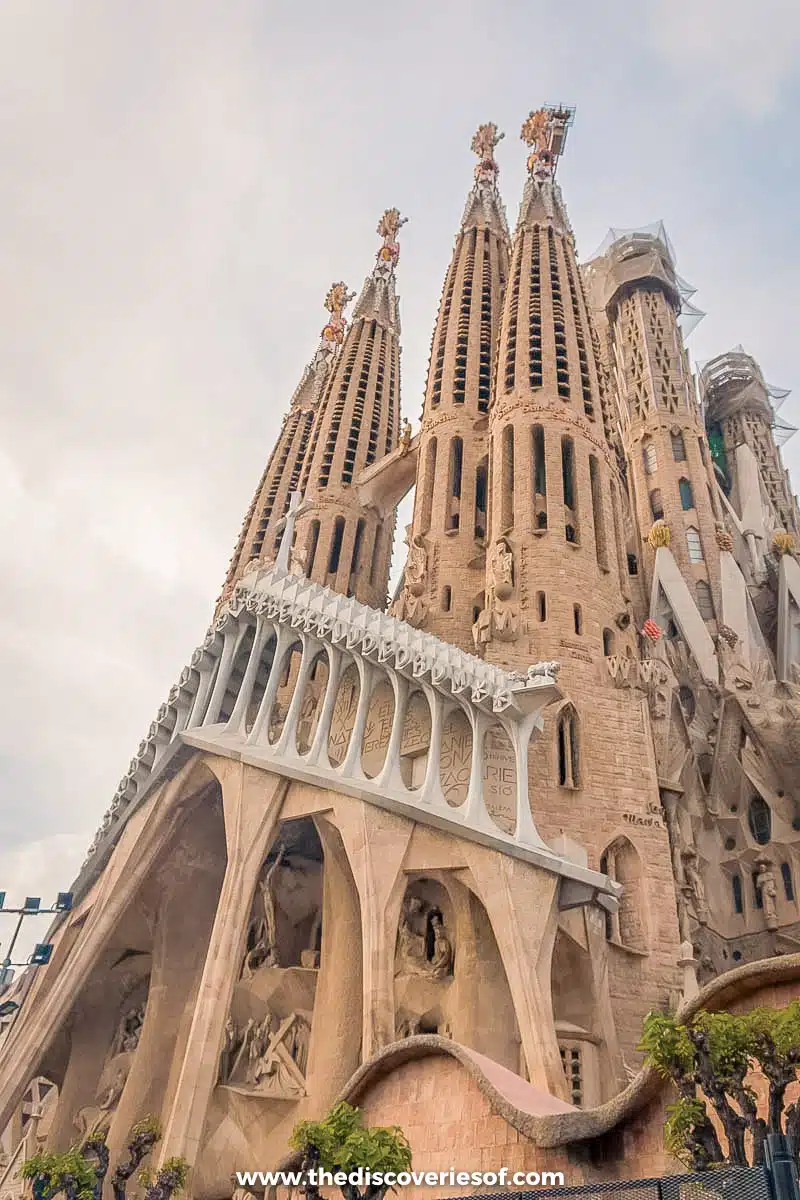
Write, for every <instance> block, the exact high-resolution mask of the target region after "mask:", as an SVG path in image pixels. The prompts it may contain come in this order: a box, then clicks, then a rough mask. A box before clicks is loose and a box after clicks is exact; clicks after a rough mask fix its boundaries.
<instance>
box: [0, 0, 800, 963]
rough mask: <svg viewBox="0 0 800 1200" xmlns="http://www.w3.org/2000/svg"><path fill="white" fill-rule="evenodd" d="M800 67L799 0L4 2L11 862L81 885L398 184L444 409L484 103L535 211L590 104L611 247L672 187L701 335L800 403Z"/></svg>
mask: <svg viewBox="0 0 800 1200" xmlns="http://www.w3.org/2000/svg"><path fill="white" fill-rule="evenodd" d="M798 63H800V6H798V5H797V4H796V2H795V0H759V2H758V3H754V2H753V0H630V2H628V0H617V2H613V0H612V2H610V3H609V2H606V3H602V2H601V3H600V4H598V3H592V2H590V0H572V3H565V2H564V0H552V2H551V0H493V2H492V3H491V4H487V3H485V0H482V2H481V3H478V2H477V0H457V2H451V0H425V2H422V0H399V2H396V3H395V4H393V5H380V4H368V3H364V2H356V0H340V2H339V3H338V4H329V3H328V4H322V3H319V2H317V0H305V2H304V3H303V4H300V3H296V2H295V3H291V4H279V3H276V2H275V0H260V2H256V0H225V2H224V3H223V2H222V0H215V2H213V3H212V2H210V0H186V2H184V3H177V2H176V0H114V2H113V3H109V0H49V2H48V0H38V3H37V0H2V3H0V564H1V565H0V571H1V572H2V587H1V588H0V655H1V656H2V676H3V686H2V691H1V692H0V888H2V887H3V886H5V887H6V888H7V890H8V891H9V894H10V897H11V898H13V899H18V898H21V897H22V896H23V895H24V894H25V893H26V892H28V893H31V892H33V893H37V892H39V891H40V890H43V894H44V896H45V898H46V899H49V898H50V897H51V896H52V895H53V894H54V893H55V891H56V890H58V889H59V888H66V887H68V886H69V884H70V882H71V881H72V879H73V877H74V874H75V871H76V869H77V867H78V865H79V863H80V861H81V859H82V857H83V853H84V851H85V849H86V846H87V844H88V842H89V841H90V839H91V837H92V835H93V832H94V830H95V828H96V826H97V825H98V823H99V820H100V818H101V816H102V814H103V812H104V811H105V809H106V808H107V806H108V804H109V802H110V800H111V797H112V795H113V792H114V790H115V788H116V785H117V782H118V781H119V778H120V776H121V775H122V774H123V773H124V771H125V770H126V769H127V764H128V762H129V760H130V758H131V755H132V754H133V753H134V751H135V749H136V746H137V745H138V742H139V741H140V739H141V738H142V737H143V736H144V734H145V732H146V730H147V727H148V725H149V723H150V721H151V720H152V718H153V716H154V715H155V711H156V709H157V707H158V705H159V703H160V702H161V701H162V700H163V699H164V697H165V695H166V692H167V690H168V688H169V686H170V684H171V683H172V682H173V681H174V680H175V678H176V677H177V675H178V674H179V672H180V669H181V667H182V666H183V664H184V663H185V662H186V660H187V658H188V657H189V655H190V653H191V651H192V649H193V648H194V647H195V645H196V644H197V643H198V642H199V641H200V640H201V639H202V636H203V634H204V631H205V629H206V627H207V625H208V621H209V618H210V615H211V610H212V605H213V602H214V599H215V597H216V596H217V594H218V592H219V589H220V585H221V582H222V579H223V577H224V574H225V570H226V565H227V562H228V559H229V557H230V554H231V550H232V547H233V544H234V542H235V539H236V537H237V534H238V531H239V526H240V523H241V519H242V515H243V513H244V511H245V509H246V507H247V505H248V503H249V501H250V498H251V494H252V491H253V488H254V487H255V484H256V482H257V480H258V477H259V475H260V473H261V470H262V468H263V464H264V461H265V458H266V456H267V455H268V453H269V450H270V448H271V445H272V443H273V440H274V438H275V436H276V433H277V430H278V426H279V422H280V418H281V415H282V413H283V411H284V409H285V407H286V405H287V403H288V400H289V398H290V396H291V393H292V391H293V390H294V387H295V385H296V383H297V380H298V378H299V375H300V372H301V370H302V368H303V365H304V363H305V361H306V360H307V359H308V357H309V356H310V354H311V353H312V351H313V349H314V347H315V344H316V341H317V337H318V334H319V330H320V328H321V326H322V324H323V323H324V317H325V313H324V311H323V308H322V300H323V298H324V296H325V293H326V291H327V288H328V286H329V285H330V283H331V282H332V281H333V280H336V279H340V278H342V279H345V280H346V281H347V282H348V283H349V284H350V285H351V286H352V287H354V288H357V287H359V286H360V284H361V281H362V279H363V276H364V275H365V273H366V272H367V271H368V270H369V269H370V268H371V266H372V262H373V258H374V253H375V249H376V246H377V237H376V234H375V225H376V223H377V219H378V216H379V215H380V213H381V212H382V210H383V209H384V208H386V207H387V206H391V205H395V204H396V205H397V206H398V207H399V208H400V209H401V211H402V213H403V214H404V215H407V216H408V217H409V218H410V220H409V224H408V225H407V226H406V227H405V228H404V229H403V233H402V246H403V249H402V257H401V261H400V266H399V271H398V275H399V290H400V293H401V298H402V300H401V302H402V317H403V325H404V333H403V345H404V353H403V397H404V407H405V413H406V414H407V415H408V416H409V417H410V419H411V421H412V423H414V424H415V425H416V423H417V421H418V418H419V413H420V407H421V397H422V392H423V388H424V377H425V369H426V363H427V357H428V351H429V345H430V338H431V331H432V326H433V321H434V318H435V315H436V308H437V304H438V299H439V292H440V289H441V283H442V279H443V275H444V272H445V269H446V266H447V261H448V258H449V254H450V251H451V247H452V240H453V236H454V233H455V230H456V228H457V225H458V221H459V218H460V215H461V210H462V206H463V202H464V197H465V194H466V191H467V189H468V187H469V186H470V183H471V177H472V166H473V159H472V156H471V154H470V151H469V143H470V139H471V137H472V134H473V132H474V129H475V127H476V126H477V125H478V124H479V123H480V122H483V121H489V120H494V121H496V122H497V123H498V124H499V126H500V128H501V129H504V130H505V131H506V134H507V136H506V140H505V141H504V142H503V143H502V145H501V146H500V148H499V151H498V157H499V161H500V166H501V190H502V192H503V196H504V198H505V200H506V203H507V206H508V211H509V217H510V219H511V221H512V224H513V221H514V219H515V216H516V210H517V205H518V201H519V196H520V191H521V187H522V182H523V176H524V161H525V150H524V147H523V146H522V145H521V143H520V142H519V140H518V135H519V126H520V124H521V122H522V121H523V119H524V118H525V116H526V115H527V114H528V112H529V111H530V109H532V108H534V107H537V106H538V105H539V104H540V103H542V102H546V101H549V102H554V101H564V102H567V103H570V104H574V105H576V106H577V117H576V122H575V126H574V128H573V130H572V131H571V133H570V136H569V142H568V147H567V153H566V155H565V158H564V160H563V163H562V166H561V168H560V181H561V184H562V187H563V189H564V193H565V196H566V200H567V204H568V207H569V210H570V214H571V218H572V224H573V226H574V228H575V232H576V236H577V239H578V247H579V252H580V253H581V254H582V256H583V257H584V258H585V257H588V256H589V255H590V254H591V252H592V251H593V250H594V249H595V248H596V247H597V246H598V245H599V244H600V242H601V241H602V239H603V237H604V236H605V233H606V231H607V229H608V227H609V226H610V225H616V226H629V225H639V224H645V223H648V222H651V221H654V220H657V219H659V218H662V219H663V220H664V222H665V223H666V226H667V229H668V231H669V234H670V236H671V238H672V240H673V242H674V244H675V247H676V249H677V254H678V265H679V270H680V271H681V273H682V274H683V275H684V276H685V277H686V278H687V279H689V280H690V281H691V282H692V283H693V284H694V285H695V286H696V287H697V288H698V293H697V296H696V297H695V302H696V303H697V304H699V306H700V307H701V308H703V309H705V310H706V311H707V312H708V316H707V317H706V319H705V321H704V322H703V323H702V324H701V325H700V326H699V328H698V329H697V330H696V331H695V333H694V334H693V335H692V337H691V339H690V348H691V350H692V353H693V355H694V356H695V357H696V358H697V359H699V360H703V359H706V358H708V357H711V356H712V355H714V354H717V353H720V352H722V351H724V350H727V349H729V348H731V347H732V346H733V345H734V344H736V343H737V342H742V343H744V345H745V348H746V349H747V350H748V351H749V352H750V353H752V354H754V355H755V356H756V357H757V358H758V359H759V361H760V362H761V364H762V366H763V369H764V372H765V374H766V376H767V378H768V379H769V380H770V381H771V382H774V383H776V384H780V385H783V386H786V387H794V388H795V389H796V395H795V396H793V397H790V399H789V400H788V401H787V403H786V408H785V410H784V415H786V416H787V417H788V418H789V419H792V418H794V421H795V423H797V424H800V352H798V309H797V273H798V262H799V261H800V220H799V219H798V182H800V164H799V163H798V136H797V128H798V118H799V117H800V105H798V83H799V82H800V69H799V68H798ZM797 442H798V445H797V446H795V445H794V444H792V443H790V445H789V447H788V448H787V451H786V459H787V462H788V463H789V464H790V466H793V469H794V474H795V480H796V481H797V480H800V435H799V436H798V439H797ZM6 920H7V919H6ZM31 924H34V923H33V922H32V923H31ZM41 932H42V933H43V932H44V929H43V928H42V929H41ZM6 936H7V930H6V927H5V926H4V925H3V923H2V919H0V942H2V941H3V940H4V939H5V937H6Z"/></svg>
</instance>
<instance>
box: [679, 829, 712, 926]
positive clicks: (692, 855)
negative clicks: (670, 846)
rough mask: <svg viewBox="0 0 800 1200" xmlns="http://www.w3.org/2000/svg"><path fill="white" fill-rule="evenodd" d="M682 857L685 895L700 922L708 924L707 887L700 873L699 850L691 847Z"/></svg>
mask: <svg viewBox="0 0 800 1200" xmlns="http://www.w3.org/2000/svg"><path fill="white" fill-rule="evenodd" d="M681 859H682V861H683V877H684V879H685V881H686V882H685V885H684V888H683V893H684V896H685V897H686V899H687V900H688V901H689V904H690V905H691V907H692V908H693V909H694V915H695V917H696V918H697V920H698V922H699V924H701V925H707V924H708V905H707V904H706V889H705V884H704V883H703V879H702V876H701V874H700V868H699V864H698V860H697V851H696V850H693V849H691V847H690V848H689V849H688V850H684V851H683V852H682V853H681Z"/></svg>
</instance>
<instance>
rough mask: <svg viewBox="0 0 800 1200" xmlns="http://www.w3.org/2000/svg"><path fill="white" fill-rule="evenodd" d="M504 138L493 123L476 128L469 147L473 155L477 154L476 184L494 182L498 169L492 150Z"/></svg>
mask: <svg viewBox="0 0 800 1200" xmlns="http://www.w3.org/2000/svg"><path fill="white" fill-rule="evenodd" d="M505 136H506V135H505V134H504V133H498V132H497V126H496V125H495V124H494V122H493V121H490V122H489V123H488V124H486V125H479V126H478V128H477V130H476V132H475V136H474V137H473V139H472V142H471V146H470V148H471V150H472V152H473V154H477V155H478V158H479V159H480V162H479V163H478V165H477V167H476V168H475V182H476V183H495V182H496V180H497V175H498V172H499V170H500V168H499V167H498V165H497V160H496V159H495V157H494V150H495V146H497V144H498V142H501V141H502V140H503V138H504V137H505Z"/></svg>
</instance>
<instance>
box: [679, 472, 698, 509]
mask: <svg viewBox="0 0 800 1200" xmlns="http://www.w3.org/2000/svg"><path fill="white" fill-rule="evenodd" d="M678 490H679V491H680V494H681V508H682V509H683V511H684V512H688V511H689V510H690V509H692V508H694V492H693V491H692V485H691V483H690V482H689V480H688V479H679V480H678Z"/></svg>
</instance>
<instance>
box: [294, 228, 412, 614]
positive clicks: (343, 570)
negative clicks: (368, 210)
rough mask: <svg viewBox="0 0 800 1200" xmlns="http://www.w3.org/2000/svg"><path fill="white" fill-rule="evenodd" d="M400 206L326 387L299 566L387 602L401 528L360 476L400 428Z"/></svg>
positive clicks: (308, 479)
mask: <svg viewBox="0 0 800 1200" xmlns="http://www.w3.org/2000/svg"><path fill="white" fill-rule="evenodd" d="M405 223H406V218H403V217H401V216H400V213H399V211H398V210H397V209H396V208H390V209H387V210H386V212H385V213H384V214H383V216H382V217H381V219H380V221H379V222H378V227H377V232H378V234H379V235H380V237H381V245H380V246H379V248H378V252H377V255H376V261H375V266H374V267H373V269H372V271H371V273H370V274H369V275H368V276H367V278H366V280H365V281H364V286H363V287H362V289H361V293H360V295H359V297H358V300H357V301H356V304H355V308H354V310H353V319H352V324H351V326H350V329H349V330H348V332H347V334H346V336H345V338H344V344H343V345H342V350H341V354H340V355H339V356H338V358H337V361H336V366H335V368H334V370H333V372H332V373H331V375H330V378H329V380H328V384H327V387H326V388H325V392H324V396H323V400H322V404H321V408H320V412H319V418H318V420H317V421H316V422H315V426H314V431H313V435H312V440H311V445H310V447H309V450H308V454H307V457H306V461H305V467H304V469H303V472H302V475H301V477H300V486H299V490H300V492H301V493H302V495H303V501H304V502H303V506H302V511H301V513H300V515H299V516H298V520H297V533H296V539H295V554H294V559H293V562H294V567H295V569H297V570H301V571H303V572H305V573H306V574H307V575H309V576H310V577H311V578H312V579H314V580H316V582H318V583H323V584H326V585H327V586H328V587H332V588H334V589H335V590H337V591H340V592H343V593H345V594H346V595H355V596H356V598H357V599H358V600H361V601H363V602H364V603H366V604H371V605H373V606H374V607H377V608H380V607H382V606H383V604H384V603H385V599H386V590H387V587H388V581H389V566H390V563H391V553H392V536H393V527H392V524H391V523H388V522H387V521H386V520H385V519H384V518H382V517H381V515H380V514H379V513H378V512H377V510H375V509H366V508H364V507H363V505H362V503H361V499H360V495H359V491H358V487H357V480H358V476H359V475H360V473H361V472H362V471H363V470H364V468H365V467H368V466H370V465H371V464H372V463H374V462H377V461H378V460H379V459H381V458H383V457H384V455H386V454H390V453H391V452H392V450H394V449H395V448H396V446H397V444H398V438H399V426H400V345H399V340H398V338H399V333H400V313H399V305H398V299H397V294H396V292H395V268H396V266H397V262H398V259H399V257H400V245H399V243H398V240H397V235H398V233H399V230H400V229H401V228H402V226H403V225H405Z"/></svg>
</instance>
